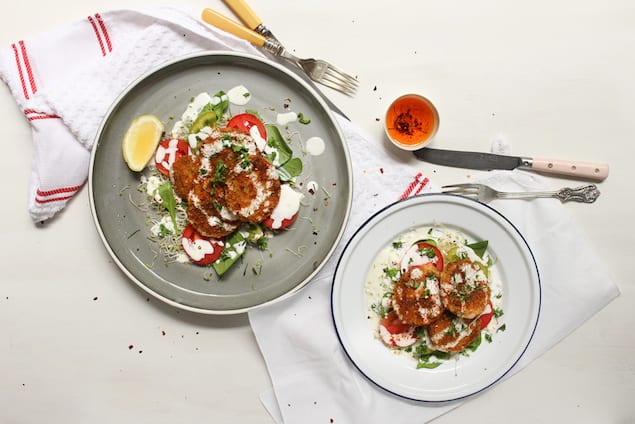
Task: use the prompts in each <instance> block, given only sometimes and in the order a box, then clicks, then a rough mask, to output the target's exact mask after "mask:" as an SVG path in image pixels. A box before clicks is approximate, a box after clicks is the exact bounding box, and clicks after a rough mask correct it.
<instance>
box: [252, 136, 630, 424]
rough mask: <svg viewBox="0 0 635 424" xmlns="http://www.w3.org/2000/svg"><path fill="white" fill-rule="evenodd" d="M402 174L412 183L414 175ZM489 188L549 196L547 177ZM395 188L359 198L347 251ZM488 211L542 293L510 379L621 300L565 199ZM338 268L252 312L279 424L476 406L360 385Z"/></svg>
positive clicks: (509, 203)
mask: <svg viewBox="0 0 635 424" xmlns="http://www.w3.org/2000/svg"><path fill="white" fill-rule="evenodd" d="M372 147H373V146H372V145H368V146H366V149H353V152H352V155H353V162H355V161H356V160H358V159H360V158H358V157H356V156H355V154H356V152H358V151H360V150H367V152H370V153H366V154H369V155H372V154H373V153H372V150H373V149H372ZM389 162H390V161H389V160H385V161H384V166H385V167H386V169H391V165H390V163H389ZM400 169H402V172H404V173H405V174H408V172H405V171H406V169H407V168H404V167H400ZM355 177H356V178H357V180H356V182H355V189H356V190H357V188H358V185H362V186H364V185H366V182H365V181H363V180H362V181H359V179H360V178H362V179H363V178H366V177H367V176H366V175H364V174H361V175H360V174H359V170H357V172H356V174H355ZM482 182H485V183H487V184H490V185H491V186H493V187H495V188H498V189H501V190H510V191H514V190H544V189H550V186H549V180H548V179H547V178H544V177H541V176H538V175H533V174H530V173H527V172H523V171H511V172H510V171H500V172H492V173H490V174H486V176H485V177H484V178H483V179H482ZM427 187H430V184H428V186H427ZM391 189H392V188H391V187H387V188H386V190H382V193H381V194H380V195H379V196H377V197H379V200H380V201H379V202H378V204H374V202H373V201H372V200H371V196H374V195H371V193H368V192H367V193H364V192H363V191H361V192H356V193H355V195H354V199H355V200H354V202H353V203H354V204H356V203H357V204H360V205H363V207H362V208H361V210H358V212H357V213H353V214H352V216H351V220H350V224H349V226H348V229H347V231H346V235H345V237H344V243H345V242H346V240H348V239H349V238H350V237H351V236H352V232H353V231H354V230H355V229H356V228H357V227H358V226H360V225H362V223H363V222H364V220H365V219H366V218H368V217H370V215H371V214H372V212H373V211H375V210H377V209H378V208H379V207H380V206H385V205H386V204H387V203H390V202H391V201H394V200H396V197H398V195H399V190H397V191H393V192H392V199H391V196H390V194H391V193H390V192H391ZM431 190H434V188H431ZM372 198H375V197H372ZM600 199H601V198H600ZM600 201H601V200H600ZM382 202H385V203H383V204H382ZM490 206H492V207H493V208H495V209H497V210H498V211H499V212H501V213H502V214H503V215H504V216H506V217H507V218H508V219H509V220H510V221H511V222H512V223H513V224H514V225H515V226H516V227H517V228H518V229H519V230H520V232H521V233H522V234H523V236H524V237H525V239H526V240H527V242H528V244H529V246H530V247H531V248H532V251H533V254H534V256H535V259H536V263H537V266H538V268H539V272H540V277H541V286H542V306H541V314H540V320H539V323H538V327H537V329H536V332H535V334H534V337H533V340H532V342H531V344H530V346H529V348H528V349H527V351H526V352H525V354H524V356H523V357H522V358H521V360H520V361H519V362H518V363H517V364H516V366H515V367H514V368H513V369H512V370H511V371H510V373H508V374H507V376H506V377H505V378H509V377H511V376H512V375H513V374H515V373H516V372H518V371H519V370H521V369H522V368H523V367H525V366H527V365H528V364H529V363H530V362H531V361H533V360H534V359H536V358H537V357H538V356H540V355H541V354H543V353H544V352H546V351H547V350H548V349H550V348H551V347H553V346H554V345H555V344H556V343H558V342H559V341H560V340H562V339H563V338H564V337H565V336H567V335H568V334H570V333H571V332H572V331H573V330H575V329H576V328H577V327H579V326H580V325H581V324H582V323H584V322H585V321H586V320H587V319H589V318H590V317H591V316H593V315H594V314H595V313H597V312H598V311H599V310H600V309H602V308H603V307H604V306H605V305H607V304H608V303H609V302H610V301H611V300H612V299H614V298H615V297H616V296H618V295H619V291H618V289H617V286H616V285H615V283H614V282H613V281H612V278H611V274H610V272H609V270H607V269H606V267H605V266H604V265H603V264H602V263H601V262H600V261H599V259H598V257H597V255H596V254H595V252H594V248H593V244H592V243H590V242H589V240H587V238H586V236H585V234H583V233H582V231H581V230H580V228H579V227H578V226H577V225H576V223H575V222H574V221H573V220H572V217H571V216H570V214H569V213H568V212H567V210H566V208H565V207H564V205H562V204H561V203H560V202H559V201H558V200H556V199H534V200H496V201H493V202H492V203H491V204H490ZM441 219H442V218H441ZM571 252H576V253H575V255H572V254H571ZM333 261H334V259H332V260H331V262H333ZM563 264H566V266H563ZM333 269H334V265H333V266H331V267H327V268H326V270H327V271H326V272H321V273H320V274H319V275H318V276H317V278H316V280H315V281H313V282H312V283H311V284H310V285H308V286H307V287H305V289H303V290H302V291H301V292H300V293H298V294H297V295H296V296H294V297H292V298H290V299H287V300H285V301H283V302H280V303H278V304H274V305H271V306H269V307H267V308H262V309H259V310H255V311H252V312H250V313H249V319H250V322H251V326H252V328H253V330H254V334H255V335H256V338H257V340H258V345H259V346H260V348H261V351H262V353H263V356H264V358H265V360H266V362H267V367H268V369H269V374H270V376H271V379H272V382H273V393H271V392H270V391H269V392H265V393H263V394H262V396H261V400H262V402H263V403H264V404H265V405H266V407H267V409H268V410H269V411H270V413H271V415H272V417H273V418H274V419H275V420H277V422H284V423H286V424H290V423H307V424H310V423H324V422H335V423H357V422H364V423H384V422H416V423H422V422H426V421H429V420H432V419H433V418H435V417H438V416H439V415H441V414H443V413H445V412H447V411H449V410H451V409H453V408H455V407H457V406H459V405H460V404H461V403H463V402H466V401H469V399H468V400H463V401H457V402H453V403H447V404H421V403H416V402H412V401H408V400H404V399H401V398H399V397H396V396H394V395H391V394H388V393H387V392H385V391H383V390H382V389H379V388H378V387H377V386H375V385H374V384H373V383H371V382H369V381H368V380H367V379H366V378H365V377H364V376H362V375H361V373H360V372H358V371H357V369H356V368H355V367H354V366H353V364H352V363H351V362H350V360H349V359H348V357H347V356H346V354H345V352H344V351H343V349H342V348H341V346H340V344H339V342H338V338H337V335H336V332H335V329H334V326H333V322H332V318H331V311H330V290H331V283H332V276H333V272H332V270H333ZM360 272H362V273H363V272H365V271H364V270H360ZM564 299H566V301H563V300H564ZM423 372H426V371H422V373H423ZM428 372H429V371H428ZM477 397H478V395H477V396H476V398H477ZM276 399H277V403H274V401H275V400H276ZM331 420H332V421H331Z"/></svg>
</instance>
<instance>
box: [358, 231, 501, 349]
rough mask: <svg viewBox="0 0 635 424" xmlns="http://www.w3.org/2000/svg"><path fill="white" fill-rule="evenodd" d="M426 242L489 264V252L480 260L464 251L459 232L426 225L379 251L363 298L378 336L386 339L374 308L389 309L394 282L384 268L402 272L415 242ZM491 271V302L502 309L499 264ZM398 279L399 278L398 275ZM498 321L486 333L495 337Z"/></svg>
mask: <svg viewBox="0 0 635 424" xmlns="http://www.w3.org/2000/svg"><path fill="white" fill-rule="evenodd" d="M425 239H434V240H436V242H437V247H438V248H439V249H440V250H441V251H442V252H444V253H445V252H447V251H448V250H449V249H451V248H452V247H455V246H461V247H459V250H460V251H465V253H466V254H467V255H468V258H469V259H470V260H472V261H474V262H483V263H487V259H488V253H489V250H488V252H486V253H485V255H484V258H483V259H482V258H480V257H478V255H476V254H474V253H473V251H472V249H469V248H463V247H462V246H464V244H465V240H466V239H467V237H466V236H465V235H464V234H462V233H460V232H458V231H453V230H450V229H447V228H442V227H440V226H423V227H418V228H412V229H410V230H408V231H406V232H404V233H403V234H400V235H399V236H397V237H396V238H395V239H393V240H392V241H391V242H390V243H389V244H388V245H387V246H385V247H384V248H383V249H382V250H380V251H379V253H378V254H377V256H376V257H375V259H374V261H373V262H372V264H371V266H370V269H369V270H368V273H367V275H366V283H365V286H364V298H365V306H366V311H367V316H368V320H367V321H368V322H369V325H370V328H371V330H372V331H373V333H374V334H375V335H376V337H379V338H382V339H383V338H384V335H382V334H381V328H380V327H381V326H380V325H379V319H380V318H379V315H378V314H376V313H375V312H374V311H373V310H372V305H373V304H376V303H377V302H380V303H381V304H382V305H383V306H384V307H388V306H390V303H391V302H390V298H388V297H385V296H384V294H385V293H387V292H392V287H393V281H391V280H390V278H389V277H388V276H387V275H386V273H385V272H384V269H386V268H389V269H390V268H396V269H400V267H401V263H402V259H403V257H404V255H405V254H406V253H407V252H408V250H409V249H410V248H411V246H412V245H413V244H414V243H415V242H417V241H420V240H425ZM468 242H471V241H468ZM489 271H490V276H489V286H490V290H491V296H490V299H491V302H492V306H493V307H494V308H495V309H496V308H501V306H502V294H503V291H502V281H501V280H500V275H499V272H498V269H497V266H496V264H492V265H490V266H489ZM395 278H396V279H398V276H397V277H395ZM496 321H497V320H496V318H493V319H492V321H491V322H490V323H489V325H488V326H487V327H486V329H485V330H486V331H489V332H490V333H491V334H493V333H494V332H495V331H496V328H497V327H498V325H497V322H496ZM399 352H400V351H398V350H396V353H399Z"/></svg>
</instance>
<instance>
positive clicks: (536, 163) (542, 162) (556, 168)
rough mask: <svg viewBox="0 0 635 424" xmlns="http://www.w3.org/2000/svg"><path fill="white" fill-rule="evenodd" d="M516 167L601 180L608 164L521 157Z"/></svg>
mask: <svg viewBox="0 0 635 424" xmlns="http://www.w3.org/2000/svg"><path fill="white" fill-rule="evenodd" d="M518 168H520V169H531V170H532V171H537V172H543V173H547V174H558V175H567V176H570V177H576V178H583V179H591V180H596V181H602V180H604V179H605V178H606V177H608V175H609V166H608V165H607V164H604V163H591V162H576V161H566V160H554V159H540V158H521V165H520V166H519V167H518Z"/></svg>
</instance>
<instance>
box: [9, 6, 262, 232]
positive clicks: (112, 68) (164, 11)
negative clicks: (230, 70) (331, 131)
mask: <svg viewBox="0 0 635 424" xmlns="http://www.w3.org/2000/svg"><path fill="white" fill-rule="evenodd" d="M199 14H200V11H198V12H197V11H194V10H186V9H177V8H170V7H160V8H151V9H139V10H116V11H110V12H104V13H95V14H94V15H91V16H88V17H86V18H84V19H81V20H78V21H77V22H74V23H72V24H69V25H65V26H62V27H60V28H57V29H55V30H52V31H49V32H46V33H42V34H39V35H36V36H34V37H32V38H29V39H27V40H16V41H15V42H14V43H12V44H11V46H8V47H4V48H0V78H1V79H2V80H3V81H4V82H5V83H6V84H7V86H8V87H9V89H10V91H11V93H12V94H13V96H14V98H15V100H16V103H17V104H18V107H19V108H20V110H22V111H23V113H24V115H25V117H26V118H27V119H28V121H29V122H30V124H31V126H32V129H33V146H34V149H33V151H34V155H33V162H32V173H31V181H30V183H29V187H30V188H29V205H28V210H29V213H30V214H31V216H32V218H33V219H34V220H36V221H43V220H46V219H49V218H51V217H52V216H53V215H55V213H57V212H59V211H60V210H61V209H63V208H64V206H66V204H67V202H68V201H69V200H70V199H71V198H72V197H73V196H74V195H75V194H76V193H77V192H78V191H79V190H80V189H81V188H82V186H83V185H84V183H85V182H86V179H87V176H88V166H89V160H90V149H91V147H92V144H93V141H94V138H95V135H96V133H97V130H98V128H99V125H100V123H101V121H102V119H103V117H104V116H105V114H106V112H107V110H108V108H109V107H110V105H111V104H112V103H113V101H114V100H115V99H116V97H117V96H118V95H119V94H120V93H121V92H122V91H123V90H124V89H125V88H126V87H127V86H128V85H129V84H131V83H132V82H133V81H134V80H136V79H137V78H138V77H139V76H141V75H142V74H143V73H145V72H147V71H148V70H150V69H151V68H153V67H155V66H158V65H159V64H161V63H163V62H166V61H168V60H172V59H175V58H177V57H179V56H183V55H186V54H189V53H193V52H196V51H202V50H237V51H242V52H247V53H252V54H255V55H261V54H260V53H259V52H258V51H257V50H256V49H255V48H254V47H252V46H251V45H250V44H249V43H246V42H244V41H242V40H238V39H237V38H235V37H233V36H231V35H229V34H227V33H224V32H222V31H219V30H216V29H215V28H213V27H211V26H209V25H206V24H204V23H203V22H201V21H200V19H198V15H199ZM69 53H70V54H69Z"/></svg>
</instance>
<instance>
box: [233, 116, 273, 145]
mask: <svg viewBox="0 0 635 424" xmlns="http://www.w3.org/2000/svg"><path fill="white" fill-rule="evenodd" d="M254 126H255V127H257V128H258V132H259V133H260V137H262V138H263V139H264V140H266V139H267V130H266V129H265V124H263V123H262V121H261V120H260V119H258V117H257V116H256V115H253V114H251V113H240V114H238V115H235V116H234V117H232V119H230V120H229V122H228V123H227V128H233V129H236V130H238V131H240V132H244V133H245V134H250V131H251V127H254Z"/></svg>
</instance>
